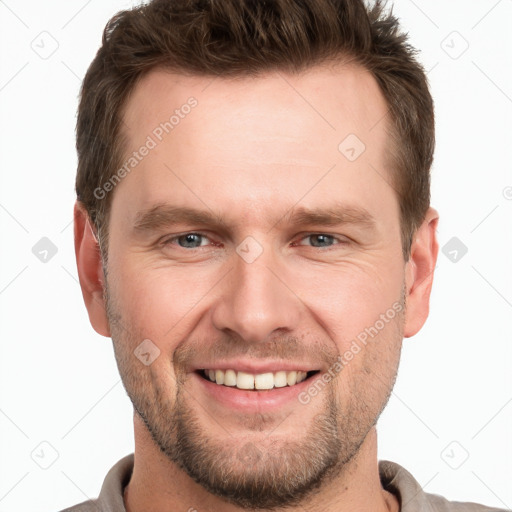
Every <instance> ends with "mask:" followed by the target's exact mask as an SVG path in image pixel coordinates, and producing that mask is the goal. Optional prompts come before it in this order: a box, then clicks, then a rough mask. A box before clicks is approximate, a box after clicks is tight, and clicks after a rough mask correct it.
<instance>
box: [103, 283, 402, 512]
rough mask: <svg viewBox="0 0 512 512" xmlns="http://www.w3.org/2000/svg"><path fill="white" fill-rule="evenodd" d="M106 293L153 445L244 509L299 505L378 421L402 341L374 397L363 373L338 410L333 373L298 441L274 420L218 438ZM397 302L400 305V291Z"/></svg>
mask: <svg viewBox="0 0 512 512" xmlns="http://www.w3.org/2000/svg"><path fill="white" fill-rule="evenodd" d="M105 282H106V280H105ZM105 299H106V303H107V315H108V318H109V323H110V327H111V333H112V340H113V344H114V352H115V356H116V361H117V365H118V368H119V372H120V374H121V378H122V381H123V385H124V387H125V389H126V391H127V394H128V396H129V397H130V399H131V401H132V404H133V407H134V409H135V412H136V413H137V414H138V415H139V416H140V418H141V419H142V420H143V422H144V424H145V426H146V428H147V430H148V432H149V433H150V435H151V437H152V439H153V441H154V442H155V445H156V446H158V448H159V449H160V451H161V452H162V453H163V454H165V455H166V457H167V458H168V459H169V460H170V461H172V462H173V463H174V464H176V465H177V466H178V467H180V468H181V469H183V471H185V472H186V473H187V474H188V475H189V476H190V478H192V479H193V480H194V481H195V482H197V483H198V484H199V485H201V486H202V487H203V488H204V489H206V490H207V491H208V492H210V493H211V494H213V495H215V496H218V497H219V498H221V499H223V500H225V501H227V502H229V503H232V504H234V505H236V506H238V507H240V508H242V509H246V510H254V511H257V510H267V511H271V510H276V509H279V508H283V507H287V506H293V505H297V504H300V503H302V504H304V503H305V502H306V501H307V499H308V498H310V497H311V496H313V495H314V494H315V493H316V492H318V490H319V489H320V488H321V487H322V486H324V485H326V484H328V483H329V482H331V481H332V480H333V479H336V478H340V476H341V475H342V474H343V473H344V472H345V471H346V470H347V469H348V468H349V466H350V463H351V461H353V459H354V458H355V456H356V455H357V453H358V451H359V449H360V447H361V445H362V444H363V442H364V441H365V439H366V436H367V435H368V433H369V432H370V430H371V429H372V427H373V426H374V425H375V424H376V422H377V419H378V417H379V416H380V414H381V412H382V410H383V409H384V407H385V405H386V404H387V402H388V400H389V397H390V395H391V391H392V388H393V385H394V383H395V379H396V373H397V369H398V362H399V358H400V348H399V349H398V353H394V354H391V356H392V358H393V360H394V362H393V364H394V366H395V367H394V368H392V369H391V371H388V373H387V374H386V375H385V376H384V377H385V379H386V382H383V381H382V379H380V380H378V381H375V380H374V386H375V389H373V393H376V389H377V388H378V387H381V386H382V385H383V384H385V385H386V386H387V388H388V389H387V393H386V396H384V397H380V399H379V400H378V403H375V401H373V400H371V399H370V400H368V401H366V400H364V398H365V397H368V396H370V397H371V393H372V390H370V391H369V393H368V392H367V393H366V395H363V396H361V393H360V389H358V386H359V384H363V380H364V379H365V378H368V375H366V377H364V376H361V377H359V378H360V379H361V382H354V386H353V387H351V390H352V392H354V393H355V396H352V398H351V400H349V401H348V402H347V404H346V407H345V409H344V410H341V408H340V405H339V404H340V401H339V400H338V399H337V395H336V391H335V386H334V385H332V384H333V383H334V382H335V381H336V379H335V380H334V381H333V382H331V385H328V386H327V387H326V388H325V389H324V390H323V391H322V394H323V396H322V397H317V400H315V404H316V405H311V406H315V407H317V408H319V410H321V412H320V413H318V414H316V415H315V416H314V417H313V419H312V420H311V422H310V425H309V426H308V428H307V429H306V432H305V433H304V434H301V433H300V432H298V437H297V439H296V440H291V439H289V437H287V438H283V437H282V436H281V437H279V438H278V437H277V436H278V434H279V425H278V426H277V427H276V428H275V430H273V431H271V432H269V433H268V434H267V435H266V436H263V435H261V436H259V437H258V438H257V440H254V439H255V438H254V437H250V438H247V437H246V436H245V434H244V438H240V439H235V438H234V437H232V436H230V435H229V434H226V436H224V438H223V439H220V440H219V439H215V438H214V437H212V436H210V435H209V434H208V427H207V425H205V421H208V420H210V421H211V422H212V423H213V422H217V421H218V420H217V419H216V418H212V417H210V418H206V420H205V419H204V413H203V418H202V419H201V418H200V415H199V414H198V413H197V410H200V411H201V410H202V409H201V408H200V407H198V406H197V402H196V401H195V400H194V398H193V397H191V396H190V393H188V391H187V389H186V387H185V384H186V377H185V376H183V375H182V376H181V377H180V376H178V377H177V380H176V382H175V393H174V397H172V396H170V393H169V388H168V387H167V388H164V387H163V386H162V385H161V380H159V379H158V378H156V376H155V375H154V374H152V373H151V371H150V367H146V366H144V365H142V364H141V363H140V361H138V359H137V358H136V357H135V356H134V354H133V349H134V348H135V346H137V344H138V342H140V340H138V339H137V340H135V339H133V338H134V337H133V334H132V331H130V330H127V329H126V328H124V327H121V326H126V325H127V324H124V323H123V321H122V317H121V315H120V313H119V311H118V310H117V309H116V306H115V303H114V302H113V300H112V298H111V297H110V296H109V292H108V287H107V286H106V288H105ZM402 301H403V302H402V303H403V305H404V306H405V300H404V298H403V296H402ZM396 327H397V328H396V329H395V331H394V336H395V337H396V336H399V337H400V340H401V339H402V337H403V336H402V332H403V331H402V318H399V319H398V320H397V322H396ZM388 341H391V342H395V341H396V340H395V339H393V340H388ZM400 346H401V345H400ZM395 352H396V351H395ZM370 369H371V368H370ZM342 371H343V370H342ZM362 373H367V374H368V373H369V372H368V371H366V372H362ZM348 391H350V390H348ZM381 393H382V392H381ZM318 398H320V400H318ZM319 402H320V404H321V406H320V405H319ZM194 403H195V404H196V410H194V407H193V404H194ZM298 407H309V406H306V405H298ZM301 412H302V411H299V414H300V413H301ZM304 414H306V413H304ZM263 423H264V419H263V418H262V425H263ZM285 423H286V420H285V421H284V422H283V425H284V424H285ZM248 439H249V440H248ZM276 439H278V440H276Z"/></svg>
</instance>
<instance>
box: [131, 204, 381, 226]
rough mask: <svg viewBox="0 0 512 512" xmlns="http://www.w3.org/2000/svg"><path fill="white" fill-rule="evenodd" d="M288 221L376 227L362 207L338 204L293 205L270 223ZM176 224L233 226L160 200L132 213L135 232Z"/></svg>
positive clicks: (292, 223) (216, 216)
mask: <svg viewBox="0 0 512 512" xmlns="http://www.w3.org/2000/svg"><path fill="white" fill-rule="evenodd" d="M282 223H284V224H287V225H289V226H291V227H298V226H304V225H322V226H338V225H347V224H348V225H356V226H359V227H362V228H364V229H374V228H375V227H376V221H375V218H374V217H373V216H372V215H371V214H370V212H368V210H366V209H365V208H361V207H355V206H348V205H341V204H337V205H334V206H330V207H323V208H321V207H317V208H305V207H302V206H300V207H297V208H292V209H291V210H290V211H288V212H287V213H286V214H285V215H283V216H282V217H281V218H280V219H278V220H277V221H276V222H275V223H274V224H273V225H272V228H271V229H273V228H274V227H275V226H276V225H277V224H282ZM177 224H195V225H201V226H210V227H215V228H217V229H221V230H224V231H229V230H230V228H231V227H232V226H231V225H230V223H229V222H228V221H226V219H225V218H224V217H223V216H222V215H220V214H215V213H213V212H212V211H209V210H198V209H195V208H190V207H183V206H173V205H171V204H167V203H159V204H157V205H155V206H153V207H152V208H149V209H147V210H142V211H140V212H138V213H137V214H136V216H135V222H134V227H133V229H134V231H136V232H139V233H142V232H151V231H158V230H160V229H164V228H169V227H171V226H173V225H177Z"/></svg>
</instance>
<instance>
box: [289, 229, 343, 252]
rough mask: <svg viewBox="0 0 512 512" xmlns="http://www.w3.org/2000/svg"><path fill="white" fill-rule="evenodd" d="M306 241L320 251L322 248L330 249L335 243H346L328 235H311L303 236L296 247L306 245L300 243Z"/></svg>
mask: <svg viewBox="0 0 512 512" xmlns="http://www.w3.org/2000/svg"><path fill="white" fill-rule="evenodd" d="M307 239H310V241H311V246H312V247H315V248H320V249H321V248H324V247H326V248H328V247H331V246H332V245H335V242H336V241H338V242H340V243H341V244H345V243H347V241H346V240H343V239H340V238H338V237H336V236H334V235H328V234H326V233H312V234H309V235H306V236H304V237H303V238H302V239H301V240H300V242H299V243H298V245H306V244H303V243H301V242H302V241H303V240H307Z"/></svg>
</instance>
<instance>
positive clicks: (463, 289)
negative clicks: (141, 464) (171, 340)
mask: <svg viewBox="0 0 512 512" xmlns="http://www.w3.org/2000/svg"><path fill="white" fill-rule="evenodd" d="M131 5H132V2H129V1H122V0H109V1H104V0H102V1H100V0H89V1H85V0H74V1H63V0H60V1H55V0H54V1H51V0H48V1H45V2H36V1H29V2H28V1H25V2H23V1H15V0H5V1H0V38H1V47H2V54H1V60H2V62H1V70H0V144H1V151H0V158H1V162H0V169H1V187H0V224H1V251H0V315H1V322H0V336H1V344H2V345H1V351H2V352H1V357H0V365H1V367H0V379H1V381H0V389H1V396H0V432H1V435H0V443H1V445H0V449H1V453H0V460H1V464H0V512H7V511H9V512H11V511H15V510H19V511H32V512H38V511H49V510H55V511H56V510H60V509H61V508H64V507H65V506H69V505H71V504H74V503H77V502H80V501H83V500H85V499H87V498H88V497H95V496H97V494H98V492H99V490H100V487H101V484H102V481H103V478H104V476H105V474H106V473H107V471H108V469H109V468H110V467H111V466H112V465H113V464H114V463H115V462H116V461H117V460H118V459H119V458H121V457H122V456H124V455H126V454H128V453H130V452H132V451H133V440H132V429H133V427H132V417H131V405H130V402H129V400H128V398H127V397H126V395H125V392H124V389H123V387H122V384H121V382H120V379H119V376H118V372H117V368H116V366H115V362H114V357H113V351H112V348H111V341H110V340H109V339H107V338H102V337H101V336H99V335H97V334H96V333H95V332H94V331H93V330H92V328H91V326H90V324H89V321H88V317H87V314H86V310H85V307H84V305H83V302H82V296H81V292H80V288H79V285H78V282H77V272H76V265H75V259H74V252H73V229H72V224H71V221H72V208H73V202H74V198H75V197H74V179H75V171H76V155H75V150H74V126H75V112H76V107H77V94H78V90H79V86H80V81H81V78H82V77H83V76H84V73H85V71H86V69H87V66H88V65H89V63H90V61H91V60H92V58H93V56H94V54H95V52H96V50H97V48H98V46H99V44H100V37H101V32H102V29H103V27H104V25H105V23H106V21H107V20H108V19H109V18H110V17H111V16H112V15H113V14H114V13H115V12H117V11H118V10H120V9H122V8H128V7H130V6H131ZM395 13H396V14H397V15H398V16H399V17H400V18H401V20H402V23H403V27H404V28H405V29H406V31H408V32H409V34H410V38H411V42H412V44H413V45H415V46H417V47H418V48H420V49H421V54H420V57H419V58H420V60H421V62H422V63H423V65H424V66H425V68H426V70H428V72H429V73H428V76H429V79H430V83H431V88H432V94H433V96H434V100H435V103H436V114H437V140H438V142H437V150H436V156H435V164H434V168H433V185H432V204H433V206H435V207H436V208H437V209H438V211H439V212H440V215H441V223H440V226H439V230H438V236H439V241H440V245H441V246H442V247H443V246H444V245H445V244H446V243H447V242H448V241H449V240H450V239H452V237H457V239H458V240H459V241H460V242H462V243H463V244H464V245H465V246H466V247H467V248H468V252H467V254H465V255H464V256H460V255H461V254H462V253H461V252H460V251H459V253H458V260H457V261H456V262H453V261H451V260H450V258H449V257H448V256H446V255H445V254H443V253H442V252H440V255H439V262H438V267H437V270H436V278H435V281H434V289H433V294H432V301H431V303H432V307H431V314H430V318H429V320H428V322H427V324H426V325H425V327H424V329H423V330H422V331H421V333H419V334H418V335H417V336H415V337H414V338H412V339H408V340H405V342H404V350H403V357H402V363H401V370H400V373H399V378H398V381H397V384H396V387H395V390H394V394H393V396H392V398H391V401H390V403H389V406H388V408H387V409H386V411H385V412H384V414H383V416H382V418H381V421H380V427H379V439H380V446H379V458H380V459H388V460H393V461H395V462H398V463H400V464H402V465H403V466H404V467H405V468H406V469H408V470H409V471H410V472H411V473H412V474H413V475H414V476H415V478H416V479H417V480H418V481H419V482H420V484H421V485H422V486H423V487H424V489H425V490H426V491H428V492H433V493H439V494H442V495H445V496H446V497H448V498H450V499H454V500H463V501H477V502H482V503H485V504H488V505H493V506H497V507H503V508H510V507H512V485H511V482H512V362H511V361H512V348H511V333H510V332H511V331H510V319H511V318H512V315H511V313H512V279H511V277H512V270H511V269H512V223H511V219H512V200H511V199H512V188H511V187H512V172H511V167H512V138H511V136H512V35H511V33H512V30H511V29H512V26H511V23H510V20H511V19H512V1H511V0H500V1H497V0H478V1H474V0H472V1H468V0H451V1H446V0H434V1H433V0H429V1H427V0H415V1H414V2H413V1H412V0H397V1H396V2H395ZM42 32H44V33H43V34H41V33H42ZM454 32H455V33H454ZM57 45H58V48H57ZM466 45H469V46H468V48H467V49H466V50H465V48H466ZM53 49H55V52H54V53H53V54H52V55H50V56H48V55H47V54H45V52H50V51H51V50H53ZM463 50H465V51H464V52H463ZM462 52H463V53H462ZM38 53H39V54H42V56H43V57H47V58H41V56H40V55H38ZM42 237H48V238H49V239H50V240H51V241H52V243H53V244H55V246H56V248H57V253H56V254H55V255H54V256H53V257H51V258H50V259H49V261H47V262H46V263H43V262H41V261H40V260H39V259H38V258H37V257H36V256H35V255H34V254H33V252H32V248H33V247H34V245H35V244H36V243H37V242H38V241H39V240H40V239H41V238H42ZM460 242H457V243H459V244H460ZM452 243H453V242H452ZM449 247H450V246H449ZM450 257H453V253H452V256H450ZM42 442H43V443H44V444H43V445H41V444H40V443H42ZM48 443H49V444H48ZM50 445H51V446H50ZM466 457H467V459H466ZM54 459H56V460H55V461H53V460H54ZM465 459H466V460H465ZM52 462H53V463H52ZM50 464H51V465H50ZM41 465H42V466H49V467H48V468H47V469H43V468H42V467H40V466H41ZM459 465H460V467H458V469H453V468H452V467H450V466H453V467H455V466H459Z"/></svg>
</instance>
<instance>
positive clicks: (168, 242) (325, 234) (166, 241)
mask: <svg viewBox="0 0 512 512" xmlns="http://www.w3.org/2000/svg"><path fill="white" fill-rule="evenodd" d="M187 235H198V236H201V237H203V238H208V239H209V236H208V235H207V234H206V233H201V232H198V231H189V232H187V233H182V234H181V235H174V236H172V237H170V238H168V239H166V240H164V241H163V242H162V245H164V246H166V245H171V244H172V243H173V242H174V241H176V240H178V239H179V238H181V237H185V236H187ZM312 236H327V237H330V238H332V239H333V240H337V241H338V242H339V243H338V244H337V245H346V244H348V243H349V242H348V241H347V240H343V239H341V238H339V237H337V236H335V235H331V234H330V233H322V232H312V233H307V234H305V235H303V236H302V237H301V238H300V240H299V241H302V240H304V239H306V238H309V237H312ZM214 245H217V246H218V245H219V244H215V243H214ZM293 245H294V246H296V245H299V244H297V243H296V242H293ZM334 246H335V245H334ZM334 246H327V247H314V246H312V245H310V246H305V247H312V248H313V249H322V250H324V251H326V250H329V249H331V248H332V247H334ZM178 247H179V248H180V249H185V250H192V249H201V248H204V247H207V246H201V245H200V246H199V247H191V248H187V247H181V246H178Z"/></svg>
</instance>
